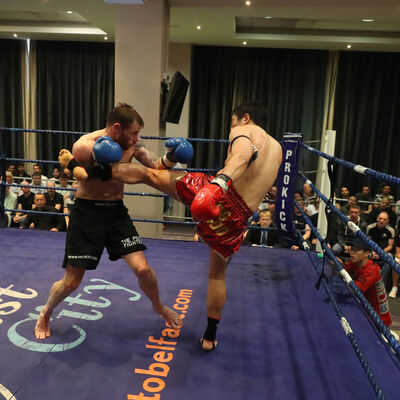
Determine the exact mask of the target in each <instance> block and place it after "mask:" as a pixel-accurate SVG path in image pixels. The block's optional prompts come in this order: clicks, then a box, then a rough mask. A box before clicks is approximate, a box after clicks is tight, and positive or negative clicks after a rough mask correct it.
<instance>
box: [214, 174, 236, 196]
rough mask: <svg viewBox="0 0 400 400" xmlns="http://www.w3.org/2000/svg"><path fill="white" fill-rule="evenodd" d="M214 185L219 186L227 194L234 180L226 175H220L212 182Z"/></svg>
mask: <svg viewBox="0 0 400 400" xmlns="http://www.w3.org/2000/svg"><path fill="white" fill-rule="evenodd" d="M211 183H212V184H213V185H218V186H219V187H220V188H221V189H222V190H223V192H224V193H225V192H226V191H228V189H229V188H230V187H231V186H232V179H231V178H230V177H229V176H228V175H225V174H219V175H217V176H216V177H215V179H213V180H212V181H211Z"/></svg>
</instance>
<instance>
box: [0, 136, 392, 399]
mask: <svg viewBox="0 0 400 400" xmlns="http://www.w3.org/2000/svg"><path fill="white" fill-rule="evenodd" d="M0 130H2V131H7V132H14V131H26V132H35V133H51V132H52V131H41V130H18V129H13V128H0ZM54 133H55V134H77V135H78V134H79V135H80V134H82V133H81V132H62V131H55V132H54ZM142 138H143V139H145V140H146V139H150V140H156V139H160V140H166V139H167V138H158V137H151V136H150V137H142ZM189 141H205V142H207V141H213V140H208V139H190V138H189ZM221 142H227V141H221ZM282 145H283V151H284V153H283V154H284V162H283V164H282V167H281V171H280V175H279V177H278V183H279V185H278V197H277V200H276V216H277V225H278V227H279V229H280V231H281V233H282V235H283V236H284V238H285V239H286V240H287V241H288V242H292V243H297V244H300V245H302V246H303V247H304V249H305V251H306V253H307V256H308V257H309V259H310V260H311V264H312V265H313V267H314V268H315V269H316V271H317V272H318V275H320V282H321V283H322V285H323V287H324V288H325V290H326V293H327V296H328V299H329V302H330V303H331V304H332V306H333V308H334V311H335V313H336V315H337V316H338V318H339V320H340V324H341V326H342V328H343V330H344V332H345V334H346V337H347V339H348V340H349V342H350V344H351V347H352V348H353V350H354V352H355V354H356V357H357V359H358V360H359V362H360V363H361V366H362V369H363V370H364V372H365V375H366V377H367V379H368V381H369V383H370V385H371V387H372V389H373V392H374V393H375V395H376V397H377V398H378V399H385V398H387V397H386V396H385V394H384V392H383V389H382V387H381V386H380V384H379V382H378V379H377V377H376V374H375V373H374V371H373V369H372V368H371V366H370V363H369V362H368V361H367V358H366V356H365V354H364V353H363V351H362V350H361V347H362V346H361V345H359V343H358V341H357V338H356V334H355V333H354V331H353V329H352V327H351V326H350V323H349V322H348V319H347V318H346V316H345V315H344V312H343V311H342V309H341V304H340V303H341V301H340V299H339V300H338V298H337V297H338V296H337V294H336V293H334V291H333V290H332V287H331V286H330V284H329V283H328V282H327V280H326V279H325V277H324V275H323V273H322V271H321V260H320V259H318V258H317V256H316V253H315V252H313V251H311V250H310V249H309V248H308V246H307V243H302V241H301V240H300V239H299V235H298V233H297V232H296V230H295V227H294V224H293V222H292V220H291V213H292V212H293V207H294V206H295V202H294V199H293V194H294V188H295V182H296V179H297V177H298V171H297V168H298V157H299V155H300V150H306V151H310V152H312V153H314V154H317V155H319V156H322V157H325V158H327V159H329V160H330V161H332V162H335V163H338V164H341V165H343V166H345V167H350V168H352V169H354V170H355V171H356V172H361V173H365V174H368V175H370V176H373V177H374V178H378V179H383V180H385V181H387V182H391V183H395V184H400V179H398V178H395V177H391V176H389V175H386V174H382V173H379V172H376V171H373V170H370V169H367V168H363V167H360V166H356V165H354V164H352V163H349V162H347V161H344V160H340V159H337V158H335V157H332V156H330V155H328V154H326V153H323V152H321V151H319V150H317V149H314V148H312V147H310V146H308V145H307V144H305V143H302V141H301V136H299V135H293V134H289V135H286V136H285V139H284V141H283V144H282ZM9 161H12V162H26V163H31V162H32V163H36V162H40V163H49V164H56V163H57V162H55V161H45V160H29V159H20V158H7V157H2V159H1V162H2V175H3V181H2V182H1V187H0V189H1V190H0V193H1V202H0V207H1V208H0V211H2V212H4V211H9V212H13V211H21V210H14V209H5V208H4V192H5V187H6V186H16V187H18V186H19V187H21V186H23V185H18V184H7V183H5V180H4V177H5V173H4V171H5V163H6V162H9ZM186 170H189V171H190V170H192V171H202V172H214V170H204V169H186ZM299 175H300V177H301V178H302V179H304V180H305V181H306V182H307V183H309V184H310V186H311V187H312V189H313V190H314V192H315V193H317V194H318V195H319V197H320V199H321V201H323V202H324V203H325V204H326V205H327V207H328V208H329V209H331V210H332V212H334V213H335V214H337V215H339V217H340V218H341V219H342V220H343V221H344V222H345V223H347V224H348V226H349V227H350V228H354V226H352V225H351V223H349V221H348V219H347V218H346V217H345V216H344V215H342V214H341V213H340V211H339V210H338V209H337V208H336V207H335V206H334V205H333V204H332V203H331V202H330V201H329V200H328V199H327V197H326V196H325V195H324V194H323V193H321V192H320V191H319V190H318V189H317V188H316V187H315V185H314V184H312V183H311V182H310V181H309V180H308V178H307V177H306V176H305V175H304V174H303V173H299ZM39 188H46V187H39ZM65 190H68V191H71V189H65ZM125 194H126V195H132V196H155V197H164V196H165V195H163V194H152V193H137V192H126V193H125ZM299 209H300V208H299ZM22 211H24V213H29V212H32V213H35V211H29V210H22ZM300 212H302V210H301V209H300ZM36 213H37V212H36ZM63 215H65V214H63ZM303 216H304V218H305V220H306V222H307V223H308V225H309V226H310V228H311V229H312V231H313V233H314V234H315V236H316V237H317V238H318V240H319V241H320V243H321V246H322V248H323V249H324V254H325V256H326V257H328V258H330V259H331V260H332V261H333V262H334V263H335V266H336V268H337V270H338V271H339V273H340V276H341V277H342V278H343V280H344V281H345V282H346V284H347V285H348V286H349V287H350V288H351V289H352V292H354V293H355V295H356V297H357V302H359V303H360V304H361V306H362V307H363V309H365V312H366V314H367V315H368V317H369V319H368V321H372V322H373V329H374V330H375V329H376V330H377V331H379V332H382V333H383V335H384V336H385V338H386V339H387V341H388V343H389V344H390V346H391V349H392V350H389V347H388V346H387V345H386V344H380V346H381V347H382V351H384V349H386V350H387V353H388V354H389V356H390V358H391V360H392V361H393V365H394V369H397V371H399V370H400V364H399V356H400V347H399V344H398V342H397V340H396V339H395V338H394V336H393V335H392V333H391V332H390V331H389V329H388V328H387V327H386V326H385V325H384V324H383V323H382V321H381V320H380V318H379V316H378V315H377V314H376V312H375V310H374V309H373V308H372V307H371V306H370V305H369V303H368V301H367V300H366V298H365V297H364V295H363V293H362V292H361V291H360V290H359V289H358V287H357V286H356V285H355V283H354V282H353V281H352V279H351V277H350V276H349V275H348V274H347V273H346V272H345V271H344V270H343V267H342V266H341V264H340V263H338V262H337V261H336V258H335V257H334V255H333V253H332V252H331V250H330V248H329V247H328V246H327V245H326V243H325V241H324V239H323V237H322V235H321V234H320V233H319V231H318V230H317V228H316V227H315V226H314V225H313V224H312V223H311V221H310V220H309V218H308V217H307V216H306V215H305V214H304V213H303ZM132 221H138V222H150V223H170V224H183V225H194V223H193V222H176V221H164V220H155V219H154V220H148V219H132ZM354 229H355V231H356V234H357V236H359V237H361V238H362V239H364V240H366V241H367V243H368V244H369V245H370V247H371V248H373V249H374V251H376V252H377V253H378V254H379V255H380V256H381V257H382V258H383V259H385V261H386V262H388V263H389V264H390V265H391V267H392V268H393V269H395V270H396V271H397V272H400V267H399V265H398V264H397V263H396V262H395V261H394V260H393V259H392V258H390V257H388V256H386V254H385V253H383V252H382V250H381V249H380V248H379V247H378V246H377V245H376V244H375V243H374V242H372V241H371V240H370V239H368V238H367V237H366V236H365V234H364V233H363V232H361V231H359V230H357V229H356V228H354ZM18 234H19V232H15V233H12V235H11V236H13V237H14V236H15V235H18ZM35 235H38V236H39V238H41V239H43V240H47V238H46V237H45V236H44V233H43V235H42V234H41V233H35ZM35 235H34V236H35ZM171 246H173V245H171ZM185 246H186V245H185ZM162 247H163V249H164V251H165V252H167V248H166V246H162ZM248 250H249V251H250V250H251V251H252V252H256V259H257V260H259V258H257V257H260V256H262V257H264V255H263V254H265V253H263V254H261V253H260V252H259V250H260V251H265V249H248ZM175 251H176V250H175ZM271 251H272V250H271ZM277 251H281V252H282V250H277ZM165 254H166V253H165ZM249 254H250V253H246V255H247V256H249ZM163 256H164V257H165V255H164V254H163ZM238 256H239V255H238ZM280 257H281V255H280ZM297 258H298V257H297ZM261 259H262V258H261ZM257 274H258V275H257V282H258V281H259V274H260V272H257ZM281 278H282V277H281V276H280V278H279V279H281ZM265 279H269V278H267V277H266V278H265ZM95 280H101V279H95ZM109 280H110V279H109ZM298 280H300V279H298ZM111 285H113V284H111ZM185 286H186V284H185ZM7 289H9V288H7ZM1 290H3V289H1V288H0V293H2V292H1ZM91 290H93V289H91ZM199 290H200V289H199ZM103 291H104V287H103ZM9 292H10V290H9ZM85 292H86V293H90V292H89V289H88V290H86V288H85ZM79 296H80V295H79ZM101 298H103V297H101ZM260 300H261V299H260ZM298 300H299V299H298ZM0 301H1V299H0ZM68 301H69V302H70V303H69V304H73V303H77V304H84V301H85V300H81V303H79V302H78V300H74V299H73V298H69V300H68ZM132 301H133V300H132ZM193 301H194V300H193ZM3 304H4V303H3ZM96 304H99V303H98V302H97V303H96ZM179 304H181V303H179ZM357 304H358V303H357ZM0 306H1V304H0ZM99 307H100V306H99ZM0 309H1V307H0ZM0 314H1V312H0ZM61 314H62V315H63V316H65V315H68V316H74V317H75V319H76V321H80V320H82V318H83V319H84V320H85V319H86V320H88V321H91V320H93V319H96V318H99V317H98V316H95V317H93V316H92V317H90V316H89V315H88V314H82V313H81V314H79V315H78V313H76V312H72V311H69V310H63V311H62V312H61V313H60V315H61ZM1 315H4V313H3V314H1ZM60 315H59V316H57V318H59V317H60ZM1 322H2V321H0V323H1ZM19 323H20V322H19ZM0 326H1V325H0ZM74 326H76V325H74ZM13 327H14V328H13ZM11 328H13V330H12V333H13V334H14V335H16V330H17V328H16V324H14V325H13V326H12V327H11ZM11 328H10V330H11ZM75 329H77V328H75ZM263 329H266V326H265V325H263ZM10 330H9V332H10ZM149 334H150V335H151V334H152V333H151V332H150V333H149ZM11 337H12V336H11ZM12 338H13V340H16V339H15V338H14V337H12ZM82 340H84V338H83V339H82ZM103 340H104V337H103ZM174 343H175V342H174ZM19 346H25V347H24V348H25V349H26V348H27V346H28V347H29V341H28V344H26V341H25V342H24V341H23V340H21V341H20V342H19ZM56 346H58V345H56ZM146 347H147V346H146ZM289 347H290V349H291V352H294V347H295V346H293V347H291V346H289ZM58 349H59V348H58V347H57V350H51V349H50V350H46V351H49V352H51V351H60V350H58ZM170 349H172V347H170ZM31 350H32V349H31ZM40 351H45V350H40ZM392 351H393V352H394V354H392ZM235 354H236V357H238V354H237V353H235ZM252 356H253V357H256V355H255V354H253V353H252ZM271 361H272V360H270V361H269V362H268V363H270V362H271ZM280 361H281V360H280ZM214 362H218V361H217V360H216V359H215V358H214ZM208 367H209V368H211V367H210V366H209V365H208ZM220 367H222V366H221V365H220ZM49 369H51V368H50V367H49ZM223 369H224V370H225V372H227V371H226V370H227V369H228V370H229V368H227V366H226V365H224V366H223ZM149 371H150V369H149ZM149 371H147V374H148V373H149ZM155 372H157V371H155ZM296 373H300V372H299V371H297V372H296ZM154 375H157V374H156V373H155V374H154ZM256 375H257V374H256ZM152 379H153V378H152ZM154 379H155V378H154ZM252 380H254V377H252ZM228 381H229V379H228ZM145 382H147V381H145ZM154 382H156V381H155V380H154V381H153V383H154ZM196 382H198V377H197V378H196ZM1 383H2V382H0V395H2V394H4V393H6V392H5V391H3V388H4V387H3V386H2V385H1ZM160 385H161V384H160ZM222 385H223V384H222ZM267 386H268V385H267ZM288 386H290V385H289V383H288ZM300 386H301V385H300ZM322 386H323V385H322ZM143 387H145V385H144V384H143ZM296 387H297V390H300V389H299V383H297V386H296ZM146 388H147V390H148V391H150V392H152V393H154V392H156V390H155V388H154V387H151V386H150V384H147V386H146ZM198 389H199V388H198V387H197V390H198ZM4 390H6V389H4ZM281 390H283V389H281ZM9 393H10V396H11V391H10V392H9ZM13 393H15V392H14V391H13ZM259 393H261V392H259ZM298 393H299V392H298ZM208 394H209V395H210V393H208ZM203 395H204V394H203ZM242 395H243V394H242V393H240V396H242ZM129 396H132V395H128V397H127V398H128V399H134V398H144V397H133V396H132V397H129ZM235 396H236V394H232V395H231V397H230V398H231V399H236V398H243V397H235ZM305 397H307V396H305ZM305 397H301V398H305ZM311 397H312V396H311ZM311 397H310V398H311ZM0 398H1V397H0ZM9 398H11V397H9ZM27 398H29V397H27ZM31 398H32V397H31ZM109 398H111V397H109ZM148 398H150V397H148ZM193 398H194V397H193ZM203 398H204V397H203ZM210 398H212V396H211V397H210ZM271 398H272V397H271ZM277 398H288V397H284V396H283V397H282V396H281V397H279V396H278V397H277ZM315 398H316V399H319V398H321V397H315ZM332 398H333V397H332ZM336 398H340V397H336Z"/></svg>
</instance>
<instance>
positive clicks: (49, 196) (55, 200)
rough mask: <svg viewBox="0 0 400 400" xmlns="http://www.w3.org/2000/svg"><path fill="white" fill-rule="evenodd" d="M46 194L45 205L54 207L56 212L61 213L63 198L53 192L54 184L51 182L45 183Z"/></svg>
mask: <svg viewBox="0 0 400 400" xmlns="http://www.w3.org/2000/svg"><path fill="white" fill-rule="evenodd" d="M46 186H47V193H45V195H44V196H45V197H46V204H47V205H49V206H52V207H54V208H55V209H56V210H57V211H59V212H62V208H63V206H64V198H63V196H62V195H61V194H60V193H57V192H56V190H55V187H56V184H55V182H52V181H47V185H46Z"/></svg>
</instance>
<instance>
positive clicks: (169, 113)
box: [161, 71, 189, 124]
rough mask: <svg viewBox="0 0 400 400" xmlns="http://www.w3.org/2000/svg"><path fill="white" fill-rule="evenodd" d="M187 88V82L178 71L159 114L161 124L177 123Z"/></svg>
mask: <svg viewBox="0 0 400 400" xmlns="http://www.w3.org/2000/svg"><path fill="white" fill-rule="evenodd" d="M188 87H189V81H188V80H187V79H186V78H185V77H184V76H183V75H182V74H181V73H180V72H179V71H176V72H175V74H174V76H173V77H172V80H171V83H170V85H169V90H168V92H167V95H166V98H165V104H164V107H163V110H162V113H161V121H162V122H171V123H173V124H178V123H179V119H180V117H181V114H182V108H183V104H184V103H185V98H186V93H187V90H188Z"/></svg>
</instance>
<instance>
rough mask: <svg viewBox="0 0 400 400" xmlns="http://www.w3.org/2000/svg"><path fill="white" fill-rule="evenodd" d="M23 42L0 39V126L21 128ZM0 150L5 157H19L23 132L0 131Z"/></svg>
mask: <svg viewBox="0 0 400 400" xmlns="http://www.w3.org/2000/svg"><path fill="white" fill-rule="evenodd" d="M23 45H24V42H23V41H21V40H0V60H1V62H0V126H2V127H8V128H22V124H23V119H22V76H21V55H22V47H23ZM0 140H1V141H0V144H1V149H0V152H1V153H2V154H3V155H4V156H5V157H21V154H23V147H24V141H23V134H22V133H15V132H7V131H2V132H0Z"/></svg>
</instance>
